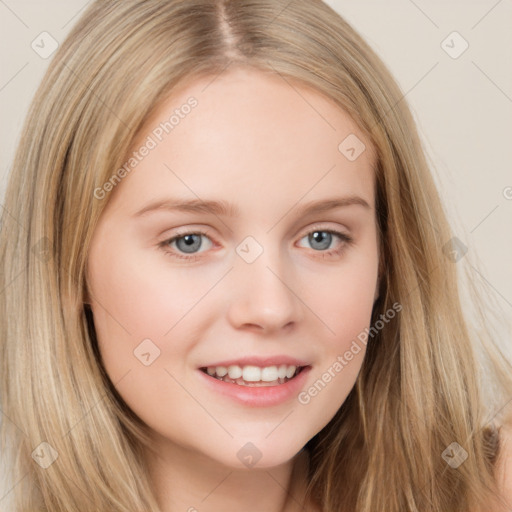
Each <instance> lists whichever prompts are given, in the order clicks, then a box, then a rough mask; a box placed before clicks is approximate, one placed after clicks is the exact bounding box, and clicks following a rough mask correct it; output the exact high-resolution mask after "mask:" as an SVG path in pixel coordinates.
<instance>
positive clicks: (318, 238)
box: [310, 231, 332, 249]
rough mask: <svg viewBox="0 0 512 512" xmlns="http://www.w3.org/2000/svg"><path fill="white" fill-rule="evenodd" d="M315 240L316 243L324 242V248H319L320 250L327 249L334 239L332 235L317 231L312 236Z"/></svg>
mask: <svg viewBox="0 0 512 512" xmlns="http://www.w3.org/2000/svg"><path fill="white" fill-rule="evenodd" d="M310 236H311V237H312V238H313V241H314V242H320V243H321V242H322V241H323V245H322V247H319V248H320V249H327V247H329V245H330V239H331V237H332V235H331V233H327V232H326V231H315V232H314V233H312V235H310Z"/></svg>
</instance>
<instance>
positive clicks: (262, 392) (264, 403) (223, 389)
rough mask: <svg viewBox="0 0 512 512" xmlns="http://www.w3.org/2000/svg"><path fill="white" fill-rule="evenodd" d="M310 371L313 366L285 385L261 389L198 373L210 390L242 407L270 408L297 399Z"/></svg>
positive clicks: (202, 372) (200, 371)
mask: <svg viewBox="0 0 512 512" xmlns="http://www.w3.org/2000/svg"><path fill="white" fill-rule="evenodd" d="M284 364H286V363H284ZM212 366H214V365H212ZM218 366H222V365H218ZM296 366H300V365H296ZM310 370H311V366H306V367H305V368H303V369H302V370H301V371H300V373H299V374H298V375H296V376H295V377H293V379H291V380H289V381H288V382H285V383H284V384H278V385H276V386H261V387H249V386H241V385H239V384H232V383H230V382H224V381H222V380H219V379H216V378H215V377H211V376H210V375H208V374H207V373H205V372H204V371H202V370H197V373H198V374H199V375H201V377H200V378H201V379H204V382H205V384H206V385H207V386H208V388H209V389H210V390H212V391H215V392H217V393H220V394H222V395H224V396H227V397H229V398H231V399H233V400H235V401H237V402H238V403H240V404H242V405H245V406H248V407H270V406H273V405H279V404H281V403H284V402H287V401H288V400H290V399H291V398H293V397H297V396H298V394H299V393H300V391H301V390H302V389H303V388H304V384H305V382H306V379H307V376H308V373H309V371H310Z"/></svg>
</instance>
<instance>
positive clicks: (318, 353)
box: [87, 69, 378, 468]
mask: <svg viewBox="0 0 512 512" xmlns="http://www.w3.org/2000/svg"><path fill="white" fill-rule="evenodd" d="M290 83H291V82H290ZM290 83H288V82H287V81H284V80H283V79H282V78H281V77H280V76H279V75H277V74H275V75H273V74H269V75H266V74H262V73H260V72H257V71H253V70H250V71H249V70H242V69H238V70H235V71H230V72H225V73H222V74H221V75H219V76H218V77H217V78H216V79H215V80H214V81H213V82H212V78H211V77H209V78H204V79H203V78H201V79H196V81H194V82H192V83H191V84H188V85H186V87H185V86H182V87H181V88H180V89H177V90H175V91H174V92H173V95H172V98H171V99H169V100H167V101H166V102H165V103H164V104H162V105H160V107H159V108H158V109H157V111H156V112H155V113H154V114H153V115H152V117H151V119H150V120H149V121H148V123H147V125H146V127H145V129H144V130H142V133H141V135H140V137H138V139H137V141H135V143H134V146H133V151H136V152H137V155H138V156H136V157H134V158H136V159H137V163H136V165H134V166H133V168H131V170H130V172H126V173H122V174H125V176H124V177H123V179H122V180H121V181H120V182H119V183H117V184H116V185H115V187H114V190H113V193H112V196H111V197H110V198H109V202H108V205H107V206H106V208H105V210H104V212H103V214H102V216H101V218H100V221H99V224H98V225H97V228H96V230H95V232H94V235H93V239H92V242H91V247H90V252H89V255H88V265H87V284H88V290H89V301H90V304H91V309H92V312H93V316H94V324H95V328H96V333H97V338H98V343H99V348H100V352H101V355H102V359H103V363H104V366H105V368H106V371H107V373H108V375H109V377H110V379H111V380H112V382H113V383H114V385H115V387H116V388H117V390H118V391H119V393H120V395H121V396H122V397H123V399H124V400H125V401H126V403H127V404H128V405H129V407H130V408H131V409H132V410H133V411H134V412H135V413H136V414H137V415H138V416H139V417H140V418H141V419H142V420H143V421H144V422H145V424H146V425H148V426H149V427H150V430H151V432H152V433H154V436H155V439H158V440H159V442H161V443H162V446H164V445H168V446H179V447H181V448H185V449H186V450H190V451H193V452H195V453H199V454H201V455H202V456H204V457H208V458H209V459H210V460H215V461H218V462H220V463H222V464H225V465H227V466H230V467H240V468H243V467H245V466H247V465H248V464H250V462H248V461H249V459H250V457H252V459H254V460H256V459H255V457H256V458H258V459H259V460H258V462H257V463H258V466H260V467H271V466H276V465H278V464H280V463H283V462H284V461H287V460H289V459H291V458H292V457H293V456H294V455H295V454H297V453H298V452H299V451H300V450H301V448H302V447H303V446H304V445H305V444H306V442H307V441H308V440H309V439H311V438H312V437H313V436H314V435H315V434H317V433H318V432H319V431H320V430H321V429H322V428H323V427H324V426H325V425H326V424H327V423H328V422H329V421H330V420H331V419H332V418H333V416H334V415H335V413H336V411H337V410H338V409H339V408H340V406H341V405H342V404H343V402H344V400H345V398H346V397H347V395H348V393H349V391H350V390H351V388H352V387H353V386H354V384H355V381H356V378H357V375H358V372H359V370H360V368H361V364H362V361H363V357H364V353H365V345H364V344H363V343H361V342H360V341H358V338H357V337H358V336H360V334H361V333H362V332H364V331H365V329H366V328H368V327H369V324H370V317H371V312H372V307H373V304H374V301H375V298H376V289H377V277H378V276H377V269H378V233H377V225H376V216H375V209H374V199H375V197H374V196H375V195H374V185H373V170H372V166H373V163H374V162H373V160H372V158H371V156H370V146H369V143H368V141H367V140H365V138H364V137H363V135H362V134H361V132H360V130H359V129H358V128H357V126H356V125H355V123H354V122H353V121H352V120H351V118H350V117H349V116H348V115H347V114H346V113H345V112H344V111H343V110H341V109H340V108H338V107H337V106H336V104H334V103H333V102H332V101H331V100H329V99H327V98H325V97H323V96H322V95H320V94H319V93H317V92H316V91H314V90H312V89H309V88H305V87H303V86H300V85H298V84H295V85H294V86H293V87H292V86H291V85H290ZM208 84H209V85H208ZM191 97H194V98H195V100H196V101H195V102H194V101H191V100H189V98H191ZM187 101H188V102H189V103H188V104H189V105H194V106H191V107H190V108H186V107H184V106H185V105H187ZM173 114H174V119H173V120H172V121H171V122H172V123H173V126H172V129H169V120H170V119H171V116H173ZM165 123H167V125H166V124H165ZM162 127H164V128H162ZM165 128H167V131H166V130H165ZM167 132H168V133H167ZM348 136H350V137H351V138H349V139H347V141H345V142H344V143H343V144H342V142H343V141H344V140H345V139H346V138H347V137H348ZM355 137H357V139H356V138H355ZM150 140H151V141H153V142H151V141H150ZM354 141H355V142H354ZM349 142H350V143H351V144H349ZM361 142H363V143H364V144H365V145H366V149H362V148H363V146H360V145H359V144H361ZM340 144H341V146H340ZM143 146H145V147H146V148H149V149H148V150H143V149H142V147H143ZM350 147H354V149H355V150H354V151H352V150H351V149H350ZM359 153H360V154H359ZM358 154H359V156H358ZM132 156H133V155H132ZM354 157H357V158H354ZM134 163H135V161H133V162H132V164H134ZM107 188H108V186H107V187H106V188H105V190H106V189H107ZM97 196H98V198H97V199H95V200H107V199H101V193H99V192H98V194H97ZM190 201H194V203H190ZM186 202H189V206H188V207H185V206H183V207H181V208H178V207H176V205H177V204H179V203H186ZM200 202H203V203H204V204H203V205H202V206H201V207H198V205H199V203H200ZM207 202H215V203H207ZM312 205H317V208H316V209H311V206H312ZM318 205H323V207H318ZM221 206H222V207H223V208H220V207H221ZM237 362H238V363H239V364H236V363H237ZM294 366H297V367H298V368H296V369H295V372H296V373H297V370H300V368H303V369H302V370H301V371H300V372H298V373H297V374H296V375H295V376H294V377H292V378H291V379H290V380H288V378H286V379H285V380H284V381H283V380H282V376H283V375H284V374H285V372H288V376H291V375H293V367H294ZM223 367H225V368H226V369H227V370H229V373H228V375H227V377H229V376H231V377H232V379H233V380H230V381H229V382H225V381H220V380H219V379H218V378H216V377H215V375H216V376H217V377H219V376H220V375H222V374H224V373H225V370H224V369H223ZM238 367H240V369H238ZM204 368H209V371H210V373H213V372H214V371H215V375H213V376H210V375H208V370H206V371H204ZM240 373H242V376H241V377H240ZM227 377H224V379H226V378H227ZM237 379H238V380H237ZM279 379H281V380H279ZM235 380H236V382H237V383H234V381H235ZM262 380H264V383H265V385H263V386H262V385H261V384H262V382H261V381H262ZM256 381H258V383H256ZM244 382H245V383H248V384H250V383H253V385H246V386H244V385H243V384H244ZM283 382H284V383H283ZM248 443H252V444H248ZM252 459H251V460H252Z"/></svg>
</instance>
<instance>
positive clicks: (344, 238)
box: [158, 227, 353, 261]
mask: <svg viewBox="0 0 512 512" xmlns="http://www.w3.org/2000/svg"><path fill="white" fill-rule="evenodd" d="M316 232H321V233H329V234H331V235H336V236H338V237H339V238H340V239H341V242H342V244H341V247H340V248H339V249H329V250H325V251H321V250H320V251H315V252H318V253H320V254H322V258H325V257H333V256H339V255H341V254H342V253H343V251H344V250H345V249H346V247H347V246H349V245H351V244H352V243H353V238H352V237H350V236H349V235H347V234H345V233H342V232H341V231H336V230H333V229H322V228H319V227H316V228H314V229H312V230H311V231H308V232H307V233H306V234H305V235H304V236H303V237H301V240H302V238H304V237H306V236H308V235H310V234H312V233H316ZM187 235H203V236H206V237H207V238H210V240H212V241H213V242H215V240H214V239H212V237H211V236H210V234H209V232H208V231H206V230H205V231H202V230H196V231H184V232H182V233H178V234H177V235H175V236H173V237H172V238H168V239H166V240H164V241H162V242H160V243H159V244H158V246H159V247H160V248H161V249H162V250H163V251H164V253H165V255H167V256H170V257H171V258H177V259H181V260H188V261H197V260H199V259H201V257H202V256H200V255H194V254H192V255H189V256H184V255H183V254H180V253H178V252H175V251H170V250H169V249H168V247H169V245H170V244H171V243H173V242H174V241H175V240H178V239H180V238H184V237H185V236H187ZM312 250H313V251H314V249H312ZM199 254H201V253H199Z"/></svg>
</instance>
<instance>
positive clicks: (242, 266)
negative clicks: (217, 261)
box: [229, 236, 301, 329]
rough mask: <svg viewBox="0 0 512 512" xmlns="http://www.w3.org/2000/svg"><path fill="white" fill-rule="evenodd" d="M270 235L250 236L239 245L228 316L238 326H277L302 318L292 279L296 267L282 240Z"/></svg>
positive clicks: (267, 327) (272, 327) (270, 327)
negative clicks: (292, 265) (278, 240)
mask: <svg viewBox="0 0 512 512" xmlns="http://www.w3.org/2000/svg"><path fill="white" fill-rule="evenodd" d="M262 239H263V240H262ZM271 239H272V236H266V237H262V236H260V237H259V240H257V239H256V238H255V237H254V236H248V237H246V238H245V239H244V240H242V242H241V243H240V244H239V245H238V246H237V248H236V252H237V258H236V259H235V267H234V269H233V273H232V282H233V284H232V290H233V293H232V295H231V303H230V305H229V316H230V320H231V321H232V322H233V323H234V324H236V325H237V326H241V325H243V324H254V325H258V326H260V327H261V328H264V329H277V328H280V327H284V326H286V325H288V324H289V323H290V322H296V321H298V320H299V319H300V315H301V307H300V301H299V300H298V298H297V297H296V295H295V294H294V293H293V288H294V286H293V282H290V281H293V269H292V267H291V266H290V265H289V263H290V262H289V261H288V259H287V255H286V254H285V253H284V252H283V251H281V247H280V246H279V244H277V243H272V242H271ZM260 240H262V241H261V242H260Z"/></svg>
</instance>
